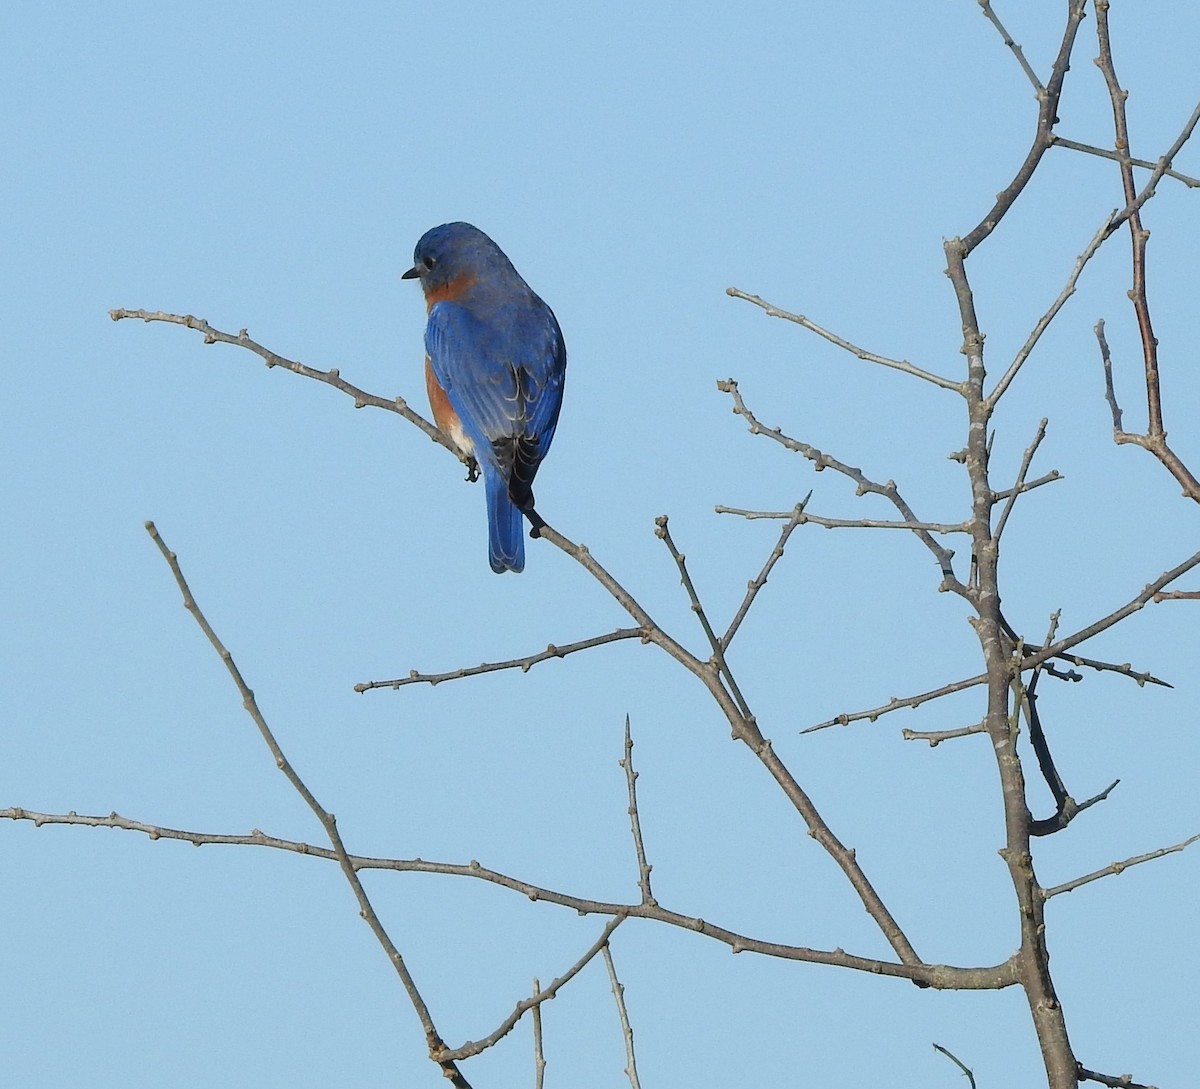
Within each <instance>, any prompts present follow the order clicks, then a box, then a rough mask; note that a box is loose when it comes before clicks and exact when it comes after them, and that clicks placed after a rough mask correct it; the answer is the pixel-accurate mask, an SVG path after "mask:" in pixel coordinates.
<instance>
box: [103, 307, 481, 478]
mask: <svg viewBox="0 0 1200 1089" xmlns="http://www.w3.org/2000/svg"><path fill="white" fill-rule="evenodd" d="M108 316H109V317H110V318H112V320H113V321H121V320H122V319H123V318H140V319H141V320H142V321H145V322H151V321H161V322H167V323H168V324H171V325H183V326H186V327H187V328H188V329H195V330H196V332H198V333H202V334H204V343H205V344H233V345H235V346H236V347H238V348H245V349H247V351H251V352H253V353H254V354H255V355H257V356H259V357H260V358H261V359H262V360H263V361H264V362H265V363H266V364H267V366H268V367H282V368H283V369H284V370H288V371H291V372H292V373H293V374H299V375H301V376H303V377H304V378H312V379H315V380H316V381H318V382H324V383H325V384H326V385H328V386H332V387H333V388H334V389H336V390H341V392H342V393H344V394H346V395H347V396H348V397H352V398H354V407H355V408H381V409H384V410H385V411H387V412H395V413H396V414H397V415H399V416H403V417H404V419H406V420H407V421H408V422H409V423H410V424H412V425H413V426H414V427H418V428H420V429H421V430H422V431H424V432H425V434H426V435H428V436H429V438H431V439H432V440H433V441H434V442H436V443H438V444H439V445H441V446H444V447H445V448H446V449H447V450H449V451H450V453H452V454H453V455H454V456H455V457H456V458H458V459H459V460H460V461H462V460H463V459H462V457H461V456H460V454H459V450H458V448H457V447H456V446H455V445H454V444H453V443H452V442H451V441H450V440H449V439H448V438H447V437H446V436H445V435H443V434H442V432H441V431H440V430H438V428H437V427H435V426H434V425H433V424H431V423H430V422H429V421H428V420H426V419H425V418H424V417H423V416H421V415H420V414H419V413H417V412H414V411H413V410H412V409H411V408H409V407H408V402H406V401H405V400H404V398H403V397H394V398H392V399H390V400H389V399H387V398H385V397H377V396H375V394H373V393H367V391H366V390H362V389H359V388H358V387H357V386H355V385H351V384H350V383H349V382H347V381H346V380H345V379H344V378H343V377H342V376H341V374H340V373H339V372H338V370H337V369H336V368H334V369H332V370H328V371H319V370H317V369H316V368H315V367H309V366H307V365H306V364H304V363H298V362H297V361H296V360H294V359H288V358H286V357H285V356H282V355H279V354H278V353H276V352H273V351H271V349H270V348H265V347H263V345H261V344H259V343H258V342H257V341H254V340H251V339H250V335H249V333H247V332H246V330H245V329H242V330H240V331H239V332H238V334H237V335H236V336H235V335H234V334H233V333H224V332H222V331H221V330H220V329H216V328H214V327H213V326H211V325H209V323H208V322H207V321H205V320H204V319H203V318H197V317H193V316H192V315H191V314H168V313H166V312H165V311H162V310H123V309H117V310H110V311H109V312H108ZM464 464H466V465H467V466H468V468H469V469H470V470H471V479H472V480H473V479H475V474H476V467H475V461H474V459H473V458H471V459H468V460H467V461H465V462H464Z"/></svg>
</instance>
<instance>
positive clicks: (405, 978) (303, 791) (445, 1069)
mask: <svg viewBox="0 0 1200 1089" xmlns="http://www.w3.org/2000/svg"><path fill="white" fill-rule="evenodd" d="M146 531H147V532H148V533H149V534H150V536H151V538H152V539H153V541H154V543H155V544H156V545H157V546H158V550H159V551H160V552H161V553H162V554H163V558H164V559H165V560H166V561H167V565H168V566H169V567H170V568H171V574H172V575H174V576H175V582H176V584H177V585H178V587H179V590H180V593H181V594H182V595H183V604H184V607H185V608H186V609H187V610H188V612H190V613H191V614H192V617H193V619H194V620H195V621H196V623H197V624H198V625H199V626H200V630H201V631H203V632H204V635H205V637H206V638H207V639H208V641H209V642H210V643H211V644H212V647H213V650H215V651H216V652H217V654H218V655H219V656H220V658H221V661H222V662H224V663H225V668H226V669H227V670H229V675H230V677H232V678H233V683H234V684H235V685H236V686H237V690H238V692H239V693H241V696H242V706H243V707H245V709H246V713H247V714H248V715H249V716H250V717H251V719H253V721H254V725H255V726H256V727H258V732H259V734H260V735H261V736H262V739H263V741H264V742H265V743H266V745H267V748H268V749H270V750H271V755H272V756H273V757H274V758H275V765H276V767H278V768H279V770H280V771H281V772H283V774H284V775H285V776H286V777H287V780H288V782H289V783H291V784H292V787H293V789H294V790H295V791H296V793H297V794H299V795H300V797H301V798H303V799H304V802H305V804H306V805H307V806H308V807H309V809H311V810H312V811H313V814H314V815H315V816H316V818H317V820H319V821H320V822H321V826H322V827H323V828H324V829H325V834H326V835H327V836H328V837H329V842H330V844H331V845H332V847H333V853H334V855H335V856H336V858H337V861H338V865H339V866H341V868H342V873H343V874H344V875H345V878H346V880H347V881H348V882H349V883H350V887H351V889H352V890H353V891H354V896H355V899H356V900H357V901H358V908H359V912H360V914H361V915H362V917H363V919H365V920H366V922H367V925H368V926H370V928H371V930H372V931H373V933H374V934H375V937H376V939H377V940H378V942H379V944H380V945H381V946H383V949H384V951H385V952H386V953H387V956H388V960H389V961H391V963H392V967H393V968H394V969H395V970H396V974H397V975H398V976H399V977H400V981H401V983H403V984H404V989H405V991H406V992H407V993H408V998H409V1001H410V1002H411V1003H412V1006H413V1009H414V1010H415V1011H416V1013H417V1018H418V1019H419V1020H420V1022H421V1028H422V1029H423V1030H424V1032H425V1042H426V1044H427V1045H428V1047H429V1056H430V1058H431V1059H433V1061H434V1062H435V1063H437V1065H438V1066H439V1067H441V1070H442V1074H443V1075H444V1076H445V1077H446V1078H447V1079H449V1081H450V1084H451V1085H453V1086H455V1089H471V1087H470V1082H468V1081H467V1079H466V1078H464V1077H463V1075H462V1074H461V1073H460V1072H459V1069H458V1067H457V1066H456V1065H455V1063H454V1062H453V1060H451V1059H445V1058H439V1057H438V1056H439V1053H440V1052H443V1051H444V1050H445V1044H444V1043H443V1042H442V1038H441V1036H440V1035H438V1031H437V1028H436V1027H435V1026H434V1023H433V1017H432V1016H431V1015H430V1012H429V1007H428V1006H427V1005H426V1004H425V1000H424V999H423V998H422V997H421V992H420V991H419V990H417V985H416V982H415V981H414V979H413V977H412V974H411V973H410V972H409V970H408V966H407V965H406V964H405V963H404V958H403V957H402V956H401V955H400V950H399V949H397V948H396V946H395V944H394V943H393V942H392V939H391V937H390V936H389V935H388V932H387V931H386V930H385V929H384V926H383V923H382V922H380V919H379V916H378V915H377V914H376V913H375V908H374V907H373V906H372V904H371V901H370V899H369V898H368V897H367V893H366V890H365V889H364V888H363V884H362V882H361V881H360V880H359V877H358V871H357V868H356V867H355V865H354V862H353V861H351V859H350V856H349V854H347V852H346V847H345V844H343V843H342V837H341V834H340V833H339V832H338V829H337V820H336V818H335V817H334V815H333V814H332V813H330V812H328V811H327V810H326V809H325V808H324V807H323V806H322V805H321V804H320V803H319V802H318V801H317V799H316V797H314V795H313V793H312V791H310V790H309V789H308V787H307V786H305V784H304V781H303V780H302V779H301V778H300V776H299V774H298V773H297V772H296V770H295V769H294V768H293V767H292V765H291V764H290V763H289V762H288V759H287V757H286V756H285V755H284V753H283V750H282V749H281V748H280V747H279V743H278V742H277V741H276V740H275V735H274V734H273V733H272V732H271V728H270V727H269V726H268V725H267V721H266V719H265V718H263V715H262V712H261V711H260V710H259V708H258V703H257V701H256V700H255V698H254V693H253V692H252V691H251V690H250V687H249V686H248V685H247V684H246V682H245V680H244V679H243V678H242V674H241V671H240V670H239V669H238V667H237V663H236V662H234V660H233V655H232V654H230V653H229V651H228V650H226V649H225V647H224V645H223V644H222V643H221V640H220V639H218V638H217V633H216V632H215V631H213V629H212V627H211V625H210V624H209V622H208V620H207V619H206V618H205V616H204V614H203V613H202V612H201V611H200V606H199V605H197V604H196V599H195V598H194V597H193V596H192V591H191V588H190V587H189V586H188V584H187V580H186V579H185V578H184V577H183V570H182V569H181V568H180V566H179V560H178V558H177V557H176V555H175V553H174V552H172V551H171V550H170V549H169V548H167V545H166V542H165V541H164V540H163V539H162V537H161V536H160V535H159V532H158V529H157V528H156V527H155V525H154V523H153V522H147V523H146Z"/></svg>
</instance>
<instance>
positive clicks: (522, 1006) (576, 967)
mask: <svg viewBox="0 0 1200 1089" xmlns="http://www.w3.org/2000/svg"><path fill="white" fill-rule="evenodd" d="M627 918H628V916H626V915H617V916H615V917H614V918H612V919H610V920H609V921H608V923H607V924H605V927H604V930H603V931H601V933H600V937H599V938H597V939H596V940H595V941H594V942H593V943H592V945H591V947H590V948H589V949H588V951H587V952H586V953H584V954H583V956H582V957H580V958H579V959H578V960H577V961H576V962H575V963H574V964H572V965H571V967H570V968H568V969H567V970H566V971H565V972H564V973H563V974H562V975H561V976H559V977H558V978H557V979H555V980H553V981H552V982H551V984H550V986H549V987H544V988H539V987H536V986H535V987H534V991H533V994H532V995H531V996H530V997H529V998H522V999H521V1001H520V1002H518V1003H517V1004H516V1006H515V1008H514V1009H513V1011H512V1013H510V1014H509V1015H508V1016H507V1017H506V1018H505V1019H504V1020H503V1021H501V1022H500V1024H499V1025H498V1026H497V1027H496V1029H495V1031H494V1032H490V1033H488V1035H487V1036H485V1037H484V1038H483V1039H482V1040H472V1041H471V1042H470V1043H466V1044H463V1045H462V1047H454V1048H449V1047H447V1048H443V1049H442V1050H441V1051H440V1052H439V1053H438V1054H437V1055H435V1056H434V1060H435V1061H437V1062H461V1061H462V1060H463V1059H472V1058H474V1057H475V1056H476V1055H479V1054H481V1053H482V1052H484V1051H487V1049H488V1048H489V1047H494V1046H495V1045H496V1044H497V1043H499V1042H500V1041H501V1040H502V1039H503V1038H504V1037H505V1036H507V1035H508V1034H509V1033H510V1032H511V1031H512V1030H513V1028H514V1027H515V1026H516V1024H517V1022H518V1021H520V1020H521V1018H522V1017H524V1016H525V1014H526V1013H528V1012H529V1010H536V1009H538V1008H539V1007H540V1006H541V1004H542V1003H543V1002H548V1001H549V1000H550V999H552V998H553V997H554V996H555V995H556V994H558V992H559V991H560V990H562V988H563V987H564V986H566V984H568V983H570V982H571V980H572V979H574V978H575V977H576V976H577V975H578V974H579V973H580V972H581V971H583V969H584V968H585V967H586V966H587V965H588V963H589V962H590V961H591V960H592V959H593V958H594V957H595V956H596V954H597V953H599V952H600V951H601V950H604V949H607V948H608V939H609V938H610V937H612V932H613V931H614V930H616V929H617V927H619V926H620V925H621V924H622V923H623V922H624V921H625V920H626V919H627Z"/></svg>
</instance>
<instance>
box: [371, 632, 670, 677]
mask: <svg viewBox="0 0 1200 1089" xmlns="http://www.w3.org/2000/svg"><path fill="white" fill-rule="evenodd" d="M622 639H641V640H642V641H643V642H645V641H646V633H645V631H643V629H641V628H617V630H616V631H611V632H608V633H607V634H606V635H594V636H592V638H591V639H581V640H579V642H577V643H565V644H563V645H562V646H558V645H556V644H554V643H550V644H548V645H547V647H546V649H545V650H539V651H538V652H537V653H536V654H527V655H525V656H524V657H523V658H510V659H508V660H507V661H504V662H483V663H481V664H480V665H477V666H468V667H466V668H464V669H453V670H451V671H450V672H449V673H418V672H417V671H416V670H415V669H414V670H413V671H412V672H411V673H409V675H408V676H407V677H396V678H395V679H393V680H390V681H363V682H362V683H361V684H356V685H355V686H354V691H355V692H369V691H371V690H372V689H373V688H391V689H396V688H401V687H403V686H404V685H406V684H429V685H437V684H441V683H442V682H443V681H457V680H461V679H462V678H463V677H478V676H479V675H480V674H482V673H495V672H496V671H497V670H501V669H519V670H520V671H521V672H522V673H528V672H529V670H530V669H532V668H533V667H534V666H535V665H537V664H538V663H539V662H546V661H549V660H550V659H551V658H565V657H566V656H567V655H568V654H574V653H576V652H577V651H581V650H591V649H592V648H593V647H602V646H604V645H605V644H606V643H616V642H619V641H621V640H622Z"/></svg>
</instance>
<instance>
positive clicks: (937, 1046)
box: [933, 0, 986, 1089]
mask: <svg viewBox="0 0 1200 1089" xmlns="http://www.w3.org/2000/svg"><path fill="white" fill-rule="evenodd" d="M979 2H980V3H981V4H982V3H985V2H986V0H979ZM933 1050H934V1051H940V1052H941V1053H942V1054H943V1055H945V1056H946V1058H947V1059H949V1060H950V1061H951V1062H952V1063H954V1065H955V1066H957V1067H958V1068H959V1070H961V1071H962V1072H963V1074H964V1075H965V1076H966V1078H967V1081H968V1082H970V1084H971V1089H975V1075H974V1074H973V1073H972V1072H971V1069H970V1067H968V1066H967V1064H966V1063H964V1062H963V1061H962V1060H961V1059H960V1058H959V1057H958V1056H957V1055H955V1054H954V1053H953V1052H951V1051H948V1050H947V1049H946V1048H944V1047H942V1045H941V1044H934V1045H933Z"/></svg>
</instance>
